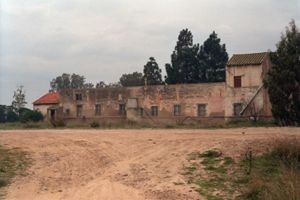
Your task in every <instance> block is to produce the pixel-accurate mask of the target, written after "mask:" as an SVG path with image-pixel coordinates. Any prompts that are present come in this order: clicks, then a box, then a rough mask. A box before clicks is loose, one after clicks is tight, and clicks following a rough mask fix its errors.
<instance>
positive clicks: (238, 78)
mask: <svg viewBox="0 0 300 200" xmlns="http://www.w3.org/2000/svg"><path fill="white" fill-rule="evenodd" d="M234 87H235V88H240V87H242V77H241V76H234Z"/></svg>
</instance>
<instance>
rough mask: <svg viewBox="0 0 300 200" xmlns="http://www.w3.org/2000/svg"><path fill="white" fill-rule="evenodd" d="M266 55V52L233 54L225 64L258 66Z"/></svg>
mask: <svg viewBox="0 0 300 200" xmlns="http://www.w3.org/2000/svg"><path fill="white" fill-rule="evenodd" d="M267 54H268V53H267V52H262V53H249V54H233V56H232V57H231V58H230V59H229V61H228V62H227V66H245V65H260V64H262V62H263V60H264V58H265V56H266V55H267Z"/></svg>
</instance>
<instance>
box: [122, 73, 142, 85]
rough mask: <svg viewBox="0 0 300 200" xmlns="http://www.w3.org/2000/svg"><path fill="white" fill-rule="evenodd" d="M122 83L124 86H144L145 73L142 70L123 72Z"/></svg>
mask: <svg viewBox="0 0 300 200" xmlns="http://www.w3.org/2000/svg"><path fill="white" fill-rule="evenodd" d="M120 83H121V85H122V86H123V87H130V86H142V85H144V78H143V74H142V73H140V72H133V73H129V74H123V75H122V76H121V78H120Z"/></svg>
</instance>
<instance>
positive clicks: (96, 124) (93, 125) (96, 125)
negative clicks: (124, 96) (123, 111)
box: [90, 122, 100, 128]
mask: <svg viewBox="0 0 300 200" xmlns="http://www.w3.org/2000/svg"><path fill="white" fill-rule="evenodd" d="M90 126H91V127H92V128H98V127H100V124H99V123H98V122H92V123H90Z"/></svg>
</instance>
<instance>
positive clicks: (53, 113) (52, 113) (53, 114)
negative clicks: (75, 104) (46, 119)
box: [50, 109, 56, 121]
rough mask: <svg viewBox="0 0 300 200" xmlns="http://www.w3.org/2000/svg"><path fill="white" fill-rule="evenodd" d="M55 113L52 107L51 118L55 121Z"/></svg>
mask: <svg viewBox="0 0 300 200" xmlns="http://www.w3.org/2000/svg"><path fill="white" fill-rule="evenodd" d="M55 114H56V112H55V110H54V109H51V110H50V119H51V121H55Z"/></svg>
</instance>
